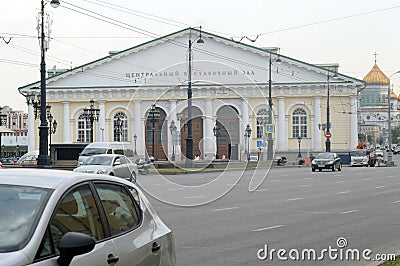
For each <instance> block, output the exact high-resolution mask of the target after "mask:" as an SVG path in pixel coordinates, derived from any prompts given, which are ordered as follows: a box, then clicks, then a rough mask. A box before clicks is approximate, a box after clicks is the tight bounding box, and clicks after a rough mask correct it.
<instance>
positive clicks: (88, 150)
mask: <svg viewBox="0 0 400 266" xmlns="http://www.w3.org/2000/svg"><path fill="white" fill-rule="evenodd" d="M106 151H107V149H106V148H86V149H84V150H83V151H82V153H81V155H83V156H92V155H96V154H105V153H106Z"/></svg>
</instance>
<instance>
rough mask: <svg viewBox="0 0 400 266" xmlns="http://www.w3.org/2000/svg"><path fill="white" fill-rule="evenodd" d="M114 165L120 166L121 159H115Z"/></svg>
mask: <svg viewBox="0 0 400 266" xmlns="http://www.w3.org/2000/svg"><path fill="white" fill-rule="evenodd" d="M116 164H121V158H119V157H117V158H115V160H114V165H116Z"/></svg>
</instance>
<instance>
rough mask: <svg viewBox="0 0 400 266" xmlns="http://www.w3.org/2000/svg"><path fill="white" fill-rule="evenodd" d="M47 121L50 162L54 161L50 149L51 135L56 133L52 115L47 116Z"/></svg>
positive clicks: (55, 124) (55, 122)
mask: <svg viewBox="0 0 400 266" xmlns="http://www.w3.org/2000/svg"><path fill="white" fill-rule="evenodd" d="M47 119H48V120H49V139H50V145H49V146H50V160H53V159H54V156H53V153H52V149H51V135H53V134H55V133H56V131H57V121H56V120H55V119H54V120H53V115H52V114H51V113H49V114H48V116H47Z"/></svg>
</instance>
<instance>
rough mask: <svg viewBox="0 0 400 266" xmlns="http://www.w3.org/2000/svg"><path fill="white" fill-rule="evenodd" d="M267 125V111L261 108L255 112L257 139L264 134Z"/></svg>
mask: <svg viewBox="0 0 400 266" xmlns="http://www.w3.org/2000/svg"><path fill="white" fill-rule="evenodd" d="M266 124H268V110H267V109H265V108H263V109H261V110H259V111H258V112H257V138H262V137H263V135H264V134H265V125H266Z"/></svg>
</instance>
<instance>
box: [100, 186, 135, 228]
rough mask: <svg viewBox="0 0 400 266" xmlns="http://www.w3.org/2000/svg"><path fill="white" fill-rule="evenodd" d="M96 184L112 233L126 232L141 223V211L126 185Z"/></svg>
mask: <svg viewBox="0 0 400 266" xmlns="http://www.w3.org/2000/svg"><path fill="white" fill-rule="evenodd" d="M95 186H96V190H97V192H98V194H99V197H100V200H101V203H102V205H103V208H104V211H105V213H106V217H107V221H108V224H109V226H110V232H111V235H118V234H121V233H124V232H126V231H129V230H131V229H133V228H135V227H136V226H137V225H138V224H139V222H140V212H139V210H138V207H137V205H136V204H135V200H134V199H132V197H131V196H130V193H129V191H128V190H127V189H126V188H125V187H124V186H119V185H114V184H103V183H96V184H95Z"/></svg>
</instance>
